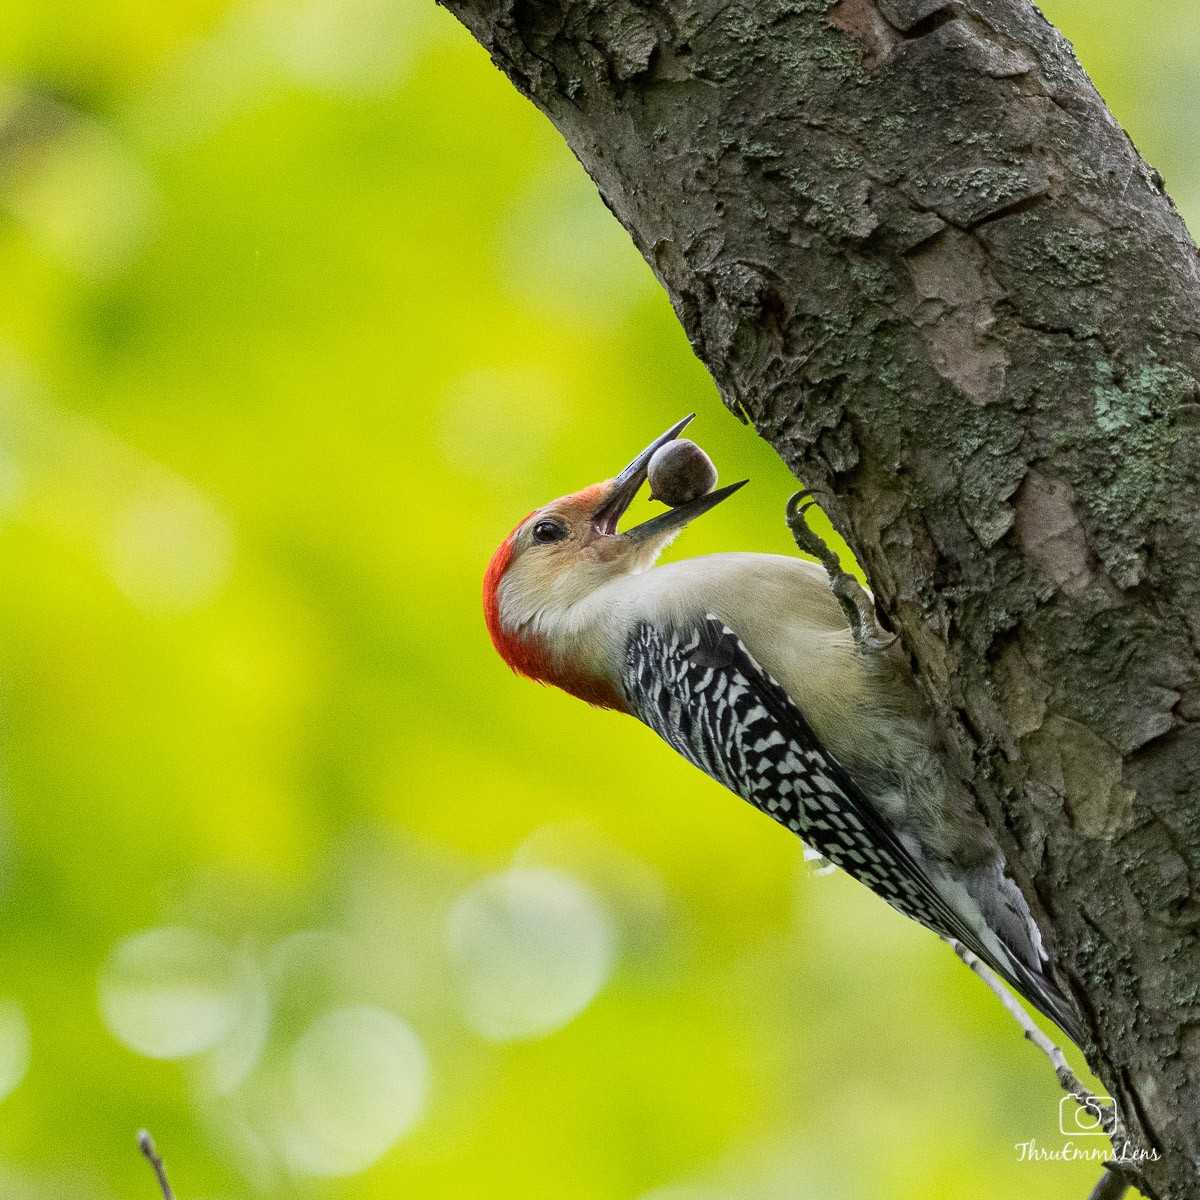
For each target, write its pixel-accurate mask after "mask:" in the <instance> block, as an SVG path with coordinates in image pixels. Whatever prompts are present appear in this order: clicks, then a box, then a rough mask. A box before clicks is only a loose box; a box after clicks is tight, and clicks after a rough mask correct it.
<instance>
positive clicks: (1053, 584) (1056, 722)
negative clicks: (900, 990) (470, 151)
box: [444, 0, 1200, 1198]
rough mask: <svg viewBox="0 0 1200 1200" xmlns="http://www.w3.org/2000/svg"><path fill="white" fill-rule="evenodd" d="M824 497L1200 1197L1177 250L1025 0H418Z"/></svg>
mask: <svg viewBox="0 0 1200 1200" xmlns="http://www.w3.org/2000/svg"><path fill="white" fill-rule="evenodd" d="M444 2H445V3H446V4H447V6H448V7H449V8H450V9H451V10H452V11H453V12H454V13H455V14H456V15H457V16H458V17H459V18H460V19H461V20H462V21H463V22H464V23H465V24H466V25H467V27H468V28H469V29H470V30H471V32H472V33H473V34H474V35H475V37H476V38H477V39H478V40H479V41H480V42H481V43H482V44H483V45H484V46H485V47H486V48H487V49H488V50H489V51H490V53H491V55H492V57H493V59H494V60H495V62H496V63H497V64H498V65H499V66H500V67H501V68H502V69H503V70H504V71H505V72H506V73H507V74H508V75H509V77H510V78H511V79H512V80H513V82H514V83H515V84H516V85H517V87H518V88H519V89H520V90H521V91H522V92H524V93H525V94H526V95H527V96H529V97H530V98H531V99H532V100H533V101H534V103H536V104H537V105H538V106H539V107H540V108H541V109H542V110H543V111H544V112H545V113H546V114H547V115H548V116H549V117H550V119H551V120H552V121H553V122H554V123H555V125H556V126H557V127H558V128H559V130H560V131H561V132H562V133H563V135H564V136H565V138H566V139H567V141H568V143H569V144H570V146H571V148H572V149H573V150H574V152H575V153H576V155H577V156H578V157H579V159H580V160H581V161H582V163H583V165H584V166H585V167H586V168H587V170H588V171H589V172H590V174H591V175H592V177H593V179H594V180H595V181H596V183H597V185H598V186H599V189H600V192H601V194H602V195H603V197H604V199H605V201H606V203H607V204H608V205H609V207H610V208H611V209H612V211H613V212H614V213H615V214H616V216H617V217H618V218H619V219H620V221H621V222H622V224H623V225H624V226H625V227H626V229H628V230H629V232H630V234H631V235H632V236H633V239H634V241H635V242H636V243H637V246H638V248H639V249H640V250H641V252H642V253H643V254H644V255H645V257H646V259H647V261H648V262H649V263H650V265H651V266H652V267H653V269H654V270H655V272H656V273H657V275H658V277H659V279H660V280H661V281H662V283H663V285H664V286H665V287H666V288H667V290H668V292H669V293H670V296H671V299H672V301H673V303H674V305H675V310H676V312H677V313H678V314H679V318H680V320H681V321H682V322H683V325H684V327H685V328H686V330H687V333H688V336H689V337H690V339H691V342H692V345H693V346H694V347H695V350H696V353H697V354H698V355H699V356H700V358H701V359H702V360H703V361H704V362H705V363H706V364H707V366H708V367H709V369H710V370H711V372H712V374H713V376H714V378H715V379H716V381H717V384H718V387H719V388H720V391H721V395H722V396H723V398H724V400H725V402H726V404H728V405H729V407H730V408H732V409H733V410H734V411H735V412H738V413H739V414H741V415H743V416H744V417H745V418H748V419H749V420H750V421H751V422H752V423H753V424H754V426H755V428H756V429H757V430H758V432H759V433H760V434H761V435H762V436H763V437H765V438H766V439H767V440H768V441H769V442H770V443H771V444H772V445H773V446H774V447H775V448H776V450H777V451H778V452H779V454H780V455H781V456H782V458H783V459H784V461H785V462H786V463H787V464H788V466H789V467H791V469H792V470H793V472H794V473H795V474H796V476H797V477H798V478H800V479H802V480H803V481H804V482H805V483H806V484H807V485H808V486H809V487H811V488H813V489H814V491H815V492H816V493H817V494H818V495H819V496H820V498H821V499H822V502H823V504H824V506H825V507H826V510H827V511H828V513H829V514H830V516H831V518H832V519H833V522H834V524H835V525H836V526H837V528H838V529H839V531H840V532H841V533H842V534H843V535H844V536H845V538H846V540H847V541H848V542H849V544H850V546H851V548H852V549H853V550H854V552H855V554H856V555H857V556H858V559H859V561H860V562H861V563H862V565H863V567H864V569H865V570H866V573H867V575H868V577H869V579H870V582H871V586H872V587H873V589H874V590H875V593H876V596H877V597H878V601H879V604H880V607H881V609H882V611H883V613H884V614H885V615H886V617H887V619H888V620H889V621H890V623H891V624H892V626H893V627H894V628H895V630H896V631H897V632H898V633H899V635H900V638H901V639H902V643H903V645H904V646H905V648H906V650H907V652H908V655H909V657H910V658H911V662H912V668H913V671H914V673H915V675H916V677H917V678H918V680H919V681H920V683H921V685H922V686H923V689H924V691H925V694H926V695H927V697H928V699H929V702H930V704H931V705H932V706H933V708H934V710H935V712H936V715H937V718H938V721H939V724H940V727H941V729H942V730H943V732H944V736H945V743H946V751H947V754H948V755H949V758H950V760H951V762H952V764H953V766H954V768H955V769H956V770H957V771H958V772H959V773H960V774H961V775H962V777H963V779H964V780H965V781H966V782H967V783H968V784H969V786H970V787H971V788H972V790H973V792H974V794H975V796H976V797H977V798H978V801H979V804H980V807H981V808H982V810H983V812H984V813H985V815H986V817H987V819H988V822H989V824H990V825H991V827H992V829H993V830H994V831H995V833H996V835H997V837H998V838H999V840H1000V841H1001V843H1002V845H1003V847H1004V849H1005V851H1006V852H1007V854H1008V857H1009V861H1010V863H1011V864H1012V866H1013V869H1014V872H1015V874H1016V876H1017V879H1018V882H1019V883H1020V884H1021V886H1022V887H1023V889H1024V890H1025V892H1026V893H1027V895H1028V896H1029V898H1030V901H1031V903H1032V904H1033V906H1034V908H1035V911H1036V912H1037V913H1038V915H1039V919H1040V920H1041V922H1042V923H1043V926H1044V928H1045V930H1046V932H1047V934H1048V936H1049V938H1050V940H1051V941H1052V943H1053V944H1054V945H1055V946H1056V947H1057V951H1058V954H1059V956H1060V958H1061V961H1062V963H1063V964H1064V966H1065V969H1066V971H1067V972H1068V974H1069V976H1070V978H1071V980H1072V984H1073V987H1074V990H1075V992H1076V994H1077V996H1078V998H1079V1001H1080V1004H1081V1007H1082V1008H1083V1010H1084V1013H1085V1016H1086V1019H1087V1021H1088V1024H1089V1026H1090V1027H1091V1029H1092V1031H1093V1033H1094V1035H1095V1045H1094V1046H1092V1047H1090V1049H1089V1061H1090V1062H1091V1064H1092V1066H1093V1068H1094V1070H1095V1071H1096V1072H1097V1074H1098V1075H1099V1076H1100V1078H1101V1079H1102V1080H1103V1081H1104V1083H1105V1084H1106V1086H1107V1087H1108V1089H1109V1090H1110V1091H1111V1093H1112V1094H1113V1095H1114V1096H1115V1097H1116V1098H1117V1101H1118V1103H1119V1106H1120V1108H1121V1110H1122V1114H1123V1117H1124V1119H1125V1122H1126V1124H1127V1126H1128V1128H1129V1131H1130V1133H1131V1135H1132V1138H1133V1142H1134V1146H1135V1148H1136V1149H1137V1150H1139V1151H1143V1152H1145V1151H1149V1150H1152V1149H1153V1150H1157V1151H1158V1152H1159V1153H1160V1154H1161V1155H1162V1157H1161V1159H1160V1160H1159V1161H1157V1162H1147V1163H1145V1164H1144V1166H1143V1167H1142V1168H1141V1169H1140V1170H1139V1171H1136V1172H1135V1173H1134V1181H1135V1182H1136V1183H1137V1184H1138V1186H1139V1187H1141V1188H1142V1190H1143V1191H1144V1192H1145V1193H1146V1194H1147V1195H1150V1196H1153V1197H1173V1198H1175V1197H1196V1196H1200V894H1198V892H1197V886H1196V885H1197V878H1198V874H1200V803H1197V798H1196V797H1197V785H1198V782H1200V779H1198V776H1200V678H1198V669H1197V668H1198V654H1197V650H1198V639H1200V455H1198V454H1197V447H1198V443H1200V387H1198V385H1197V380H1198V379H1200V270H1198V263H1197V254H1196V248H1195V246H1194V245H1193V243H1192V241H1191V239H1190V238H1189V236H1188V234H1187V231H1186V230H1185V228H1184V226H1183V223H1182V221H1181V220H1180V218H1179V216H1178V214H1177V213H1176V211H1175V209H1174V207H1173V206H1172V204H1171V202H1170V200H1169V199H1168V198H1167V196H1166V195H1165V193H1164V191H1163V188H1162V181H1161V179H1160V178H1159V176H1158V175H1157V174H1156V173H1155V172H1154V171H1152V170H1151V169H1149V168H1148V167H1147V166H1146V165H1145V163H1143V162H1142V160H1141V159H1140V158H1139V157H1138V154H1137V152H1136V150H1135V149H1134V147H1133V146H1132V144H1131V143H1130V141H1129V139H1128V137H1127V136H1126V135H1125V133H1124V132H1123V131H1122V130H1121V128H1120V127H1119V126H1118V125H1117V123H1116V122H1115V121H1114V120H1113V118H1112V117H1111V116H1110V114H1109V113H1108V111H1107V109H1106V108H1105V105H1104V103H1103V101H1102V100H1101V98H1100V97H1099V96H1098V95H1097V93H1096V91H1095V89H1094V88H1093V87H1092V85H1091V83H1090V82H1089V80H1088V79H1087V77H1086V75H1085V74H1084V72H1083V70H1082V69H1081V68H1080V66H1079V64H1078V62H1077V61H1076V60H1075V58H1074V56H1073V54H1072V52H1071V48H1070V46H1069V45H1068V44H1067V42H1066V41H1065V40H1064V39H1063V38H1062V37H1061V36H1060V35H1059V34H1058V33H1057V32H1056V31H1055V30H1054V29H1053V28H1051V27H1050V26H1049V25H1048V24H1047V23H1046V21H1045V20H1044V19H1043V18H1042V16H1041V15H1040V14H1039V13H1038V12H1037V11H1036V10H1035V9H1034V8H1032V7H1031V6H1030V5H1029V4H1028V3H1026V0H962V2H953V3H946V2H945V0H841V2H840V3H834V4H832V5H831V4H830V3H829V0H741V2H738V0H444Z"/></svg>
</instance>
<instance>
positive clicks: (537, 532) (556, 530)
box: [533, 521, 567, 542]
mask: <svg viewBox="0 0 1200 1200" xmlns="http://www.w3.org/2000/svg"><path fill="white" fill-rule="evenodd" d="M566 536H567V531H566V530H565V529H564V528H563V527H562V526H561V525H560V524H559V523H558V522H557V521H539V522H538V523H537V524H536V525H535V526H534V527H533V540H534V541H535V542H561V541H562V540H563V538H565V537H566Z"/></svg>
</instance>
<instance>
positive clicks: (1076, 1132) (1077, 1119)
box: [1058, 1092, 1113, 1137]
mask: <svg viewBox="0 0 1200 1200" xmlns="http://www.w3.org/2000/svg"><path fill="white" fill-rule="evenodd" d="M1112 1106H1113V1102H1112V1097H1111V1096H1077V1095H1075V1093H1074V1092H1072V1093H1071V1095H1069V1096H1064V1097H1063V1098H1062V1099H1061V1100H1060V1101H1059V1102H1058V1129H1059V1132H1060V1133H1063V1134H1070V1135H1071V1136H1072V1137H1088V1136H1095V1137H1103V1136H1104V1110H1105V1109H1111V1108H1112Z"/></svg>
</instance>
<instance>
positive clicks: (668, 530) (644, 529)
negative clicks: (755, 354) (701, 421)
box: [592, 413, 749, 542]
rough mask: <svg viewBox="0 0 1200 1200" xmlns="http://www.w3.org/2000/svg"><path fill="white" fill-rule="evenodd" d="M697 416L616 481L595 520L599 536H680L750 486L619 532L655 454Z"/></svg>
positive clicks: (652, 445) (676, 428)
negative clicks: (695, 521) (681, 531)
mask: <svg viewBox="0 0 1200 1200" xmlns="http://www.w3.org/2000/svg"><path fill="white" fill-rule="evenodd" d="M695 416H696V414H695V413H691V414H690V415H689V416H686V417H684V418H683V420H682V421H677V422H676V423H675V424H674V425H672V426H671V428H670V429H668V430H667V432H666V433H664V434H663V435H662V436H661V437H657V438H655V439H654V441H652V442H651V443H650V445H648V446H647V447H646V448H645V450H643V451H642V452H641V454H639V455H638V456H637V458H635V459H634V460H633V462H631V463H630V464H629V466H627V467H626V468H625V470H623V471H622V472H621V473H620V475H618V476H617V477H616V479H614V480H613V481H612V485H611V488H610V490H609V493H608V496H607V497H606V499H605V501H604V503H603V504H601V505H600V507H599V508H598V509H597V510H596V513H595V515H594V516H593V517H592V525H593V527H594V528H595V530H596V532H597V533H599V534H603V535H605V536H607V537H614V536H616V537H623V538H625V540H626V541H629V542H648V541H653V540H655V539H657V538H661V537H665V536H667V535H669V534H672V533H676V532H677V531H678V530H680V529H682V528H683V527H684V526H685V525H687V524H688V523H689V522H691V521H694V520H695V519H696V518H697V517H698V516H700V515H701V514H703V513H706V512H708V510H709V509H710V508H716V506H717V505H718V504H720V503H721V501H722V500H727V499H728V498H729V497H730V496H732V495H733V493H734V492H736V491H737V490H738V489H739V488H741V487H744V486H745V485H746V483H747V482H749V481H748V480H745V479H743V480H741V482H739V483H731V484H729V485H728V486H726V487H723V488H716V489H715V490H714V491H711V492H709V493H708V494H707V495H705V496H697V497H696V499H695V500H689V501H688V503H687V504H681V505H680V506H679V507H678V508H673V509H671V510H670V511H669V512H665V513H661V514H660V515H659V516H657V517H652V518H651V519H650V520H649V521H644V522H642V524H641V525H635V526H634V527H633V528H632V529H626V530H625V531H624V532H623V533H618V532H617V522H618V521H620V519H621V518H622V517H623V516H624V515H625V511H626V509H628V508H629V506H630V504H632V503H633V498H634V497H635V496H636V495H637V494H638V492H639V491H640V490H641V486H642V484H643V483H645V482H646V469H647V468H648V467H649V465H650V460H651V459H652V458H653V457H654V454H655V451H656V450H658V448H659V447H660V446H665V445H666V444H667V443H668V442H673V441H674V440H675V439H676V438H677V437H678V436H679V435H680V434H681V433H682V432H683V431H684V430H685V429H686V428H687V427H688V426H689V425H690V424H691V423H692V420H693V419H694V418H695Z"/></svg>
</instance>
